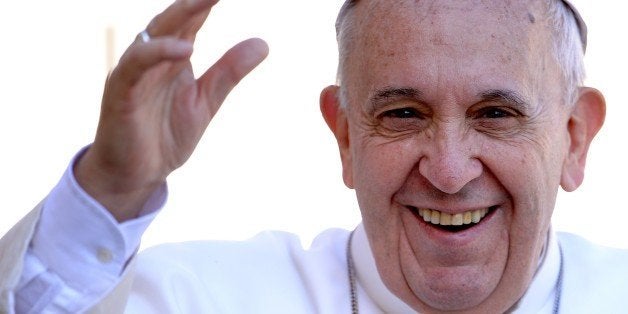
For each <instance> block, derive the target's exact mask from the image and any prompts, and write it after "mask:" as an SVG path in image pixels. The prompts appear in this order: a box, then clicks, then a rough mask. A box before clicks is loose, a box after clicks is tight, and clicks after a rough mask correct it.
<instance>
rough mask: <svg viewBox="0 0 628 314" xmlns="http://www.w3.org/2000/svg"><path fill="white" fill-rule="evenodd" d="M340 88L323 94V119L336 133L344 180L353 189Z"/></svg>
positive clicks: (326, 90) (344, 111)
mask: <svg viewBox="0 0 628 314" xmlns="http://www.w3.org/2000/svg"><path fill="white" fill-rule="evenodd" d="M339 93H340V87H339V86H337V85H330V86H327V87H325V89H323V91H322V92H321V97H320V106H321V113H322V114H323V118H324V119H325V122H326V123H327V126H328V127H329V129H330V130H331V132H332V133H334V137H336V142H338V148H339V150H340V160H341V161H342V179H343V180H344V183H345V185H346V186H347V187H348V188H351V189H352V188H353V159H352V155H351V145H350V142H349V124H348V121H347V114H346V108H345V107H343V106H342V105H341V103H340V97H339V96H340V95H339Z"/></svg>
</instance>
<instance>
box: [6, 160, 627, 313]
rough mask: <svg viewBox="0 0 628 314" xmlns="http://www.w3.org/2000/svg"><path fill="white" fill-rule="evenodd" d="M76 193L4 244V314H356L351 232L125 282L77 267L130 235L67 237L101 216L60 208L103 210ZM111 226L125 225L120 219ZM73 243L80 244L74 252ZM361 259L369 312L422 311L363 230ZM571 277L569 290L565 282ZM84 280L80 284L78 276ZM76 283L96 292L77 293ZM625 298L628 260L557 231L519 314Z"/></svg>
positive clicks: (203, 254) (362, 294)
mask: <svg viewBox="0 0 628 314" xmlns="http://www.w3.org/2000/svg"><path fill="white" fill-rule="evenodd" d="M68 173H69V174H70V175H68ZM75 185H76V183H75V182H74V180H73V177H72V176H71V167H70V170H68V172H67V173H66V175H65V176H64V179H62V181H61V182H60V184H59V185H58V186H57V188H55V189H54V190H53V192H52V193H51V195H49V197H48V198H47V200H46V201H45V202H44V203H43V206H38V207H37V208H36V209H35V210H34V211H33V212H31V213H30V214H29V215H28V216H27V217H25V218H24V219H23V220H22V221H21V222H20V223H18V225H16V226H15V227H14V228H13V229H12V230H11V231H9V233H7V234H6V235H5V236H4V237H3V238H2V240H0V289H1V290H0V313H14V312H15V311H16V308H17V309H18V312H21V311H22V310H23V309H28V308H24V307H16V306H17V305H16V304H28V306H32V307H31V308H30V309H31V310H33V309H36V312H42V311H43V312H46V311H48V312H64V311H65V312H84V311H87V310H86V309H90V310H89V311H90V312H94V313H116V312H122V311H124V312H127V313H274V314H276V313H351V288H350V284H349V275H348V263H347V246H348V245H347V244H348V240H349V236H350V234H351V233H350V232H349V231H346V230H328V231H325V232H323V233H321V234H320V235H319V236H318V237H317V238H316V239H315V240H314V241H313V242H312V245H311V247H310V248H307V249H304V248H302V246H301V243H300V241H299V239H298V238H297V237H296V236H294V235H291V234H287V233H282V232H264V233H261V234H259V235H258V236H256V237H254V238H253V239H251V240H248V241H243V242H226V241H225V242H221V241H198V242H188V243H182V244H181V243H179V244H166V245H161V246H158V247H155V248H151V249H148V250H146V251H144V252H142V253H141V254H139V255H137V256H136V257H134V258H132V260H131V262H130V263H128V265H127V262H126V261H125V260H123V261H122V262H121V264H120V265H121V266H119V270H116V268H115V267H113V266H111V267H110V268H112V269H113V271H112V273H114V274H118V275H120V276H119V277H118V275H115V276H108V275H106V273H105V272H103V274H105V275H100V271H101V269H93V268H90V267H93V265H92V266H89V267H88V266H85V265H83V264H81V263H82V261H79V262H76V261H73V260H72V257H73V256H78V257H79V258H77V260H79V259H81V258H80V256H81V254H84V255H85V256H91V255H94V254H96V255H97V258H93V259H94V260H98V259H100V260H101V261H102V260H103V259H107V257H111V256H107V255H106V254H104V255H103V252H102V251H98V250H96V249H91V248H96V247H101V246H102V245H103V244H102V243H91V242H98V241H109V240H110V239H109V240H108V239H104V238H107V236H109V237H114V236H113V235H112V234H113V233H112V232H111V229H110V228H118V227H119V226H115V225H110V226H107V228H104V229H103V230H100V231H96V230H93V228H92V229H88V231H85V232H79V233H78V234H69V235H68V236H67V237H66V238H65V239H66V240H63V239H64V238H63V235H61V233H62V232H63V230H66V229H72V228H77V229H79V230H80V228H91V227H85V226H84V225H85V221H91V220H95V221H97V220H98V219H99V218H98V217H97V216H95V217H92V218H90V219H88V220H85V219H78V220H77V221H78V225H76V226H74V227H66V226H65V224H66V223H67V224H72V222H67V221H66V220H67V218H64V217H65V216H68V215H58V214H55V215H51V216H52V217H50V218H46V217H47V216H46V215H47V214H51V212H54V211H55V210H56V209H59V208H60V209H59V210H66V211H68V210H69V211H71V212H72V213H76V212H77V211H80V210H83V211H92V210H93V209H92V208H90V209H89V210H87V209H85V208H80V207H86V208H89V207H90V206H91V205H89V204H92V205H93V203H95V202H94V201H93V200H89V199H88V196H86V195H85V194H84V192H83V191H79V193H78V194H77V193H75V192H76V191H74V190H77V189H78V188H77V187H76V186H75ZM73 186H74V187H73ZM60 187H61V188H60ZM68 187H69V188H68ZM73 189H74V190H73ZM78 190H80V189H78ZM81 193H83V194H82V195H79V194H81ZM164 193H165V192H164ZM74 194H77V195H78V196H76V195H74ZM72 198H76V199H72ZM159 198H163V197H158V199H159ZM86 200H87V201H86ZM90 202H92V203H90ZM86 204H87V205H86ZM70 205H71V206H70ZM68 206H70V207H72V206H73V207H77V208H71V209H68V208H67V207H68ZM42 207H43V212H42ZM57 207H58V208H57ZM100 210H103V209H102V208H100ZM89 215H94V214H93V213H90V214H89ZM59 216H61V217H59ZM90 217H91V216H90ZM55 219H56V220H55ZM59 219H65V220H63V221H61V220H59ZM50 220H54V221H50ZM104 220H105V221H109V222H111V223H113V222H112V221H113V220H112V219H111V218H110V217H109V218H105V219H104ZM59 225H64V228H59ZM121 228H122V229H124V230H123V231H122V232H121V231H117V232H118V233H117V235H116V236H115V237H123V236H120V234H124V233H125V232H127V233H129V230H127V229H133V230H131V231H130V233H133V232H139V234H141V230H143V229H142V228H138V227H137V226H134V225H133V223H131V224H130V227H129V224H127V225H125V226H122V227H121ZM125 228H126V229H125ZM134 228H135V229H137V230H140V231H137V230H135V229H134ZM60 229H63V230H60ZM46 230H54V231H55V232H51V231H46ZM42 232H45V233H46V234H41V233H42ZM98 232H103V234H98ZM52 233H55V234H52ZM56 233H59V234H60V235H57V234H56ZM92 233H96V235H95V236H94V235H93V234H92ZM90 235H91V236H93V239H94V240H93V241H92V240H90ZM53 236H55V237H58V238H61V239H62V240H59V241H61V242H55V246H59V247H64V244H63V241H66V242H68V241H70V240H68V239H71V240H72V241H75V242H86V244H85V248H84V250H83V251H84V252H80V254H78V255H77V254H75V253H72V254H75V255H72V254H69V255H66V256H60V257H59V258H58V259H57V260H58V261H62V262H55V261H50V262H48V261H49V260H48V258H51V257H50V256H48V255H54V254H65V253H59V251H61V252H64V250H57V249H56V247H55V248H54V249H48V251H49V253H47V254H48V255H46V254H43V253H39V255H37V254H35V255H36V256H39V257H41V258H40V259H37V258H33V256H31V255H32V254H30V253H27V251H29V249H28V247H29V244H30V245H31V248H32V247H33V246H34V247H37V246H38V245H39V243H43V244H46V243H47V242H46V241H47V239H49V238H51V237H53ZM115 237H114V238H115ZM113 240H115V239H113ZM113 240H112V241H113ZM72 241H70V243H68V245H69V246H68V247H70V248H73V244H74V243H73V242H72ZM90 241H91V242H90ZM137 241H139V239H137ZM122 243H126V244H127V246H126V247H123V248H122V249H121V251H124V252H126V253H125V254H130V255H132V253H133V249H134V248H136V247H137V243H136V242H134V241H133V240H131V241H129V240H127V241H126V242H125V241H122ZM129 243H131V244H129ZM39 246H41V245H39ZM43 246H44V247H48V248H49V247H50V245H43ZM350 252H351V254H352V257H353V261H354V268H355V271H356V276H355V277H356V283H357V284H356V288H355V290H356V291H355V293H356V295H357V300H358V307H359V311H360V313H410V312H412V311H411V310H410V309H409V308H408V307H407V305H405V304H404V303H403V302H402V301H400V300H399V299H397V298H396V297H395V296H394V295H393V294H392V293H391V292H389V291H388V290H387V289H386V287H385V286H384V285H383V283H382V281H381V279H380V277H379V275H378V273H377V270H376V268H375V264H374V260H373V257H372V253H371V250H370V248H369V245H368V242H367V240H366V235H365V232H364V229H363V227H362V226H361V225H360V226H358V227H357V228H356V230H355V232H354V235H353V241H352V243H351V248H350ZM561 252H562V258H561ZM29 254H30V255H29ZM52 258H56V257H54V256H53V257H52ZM33 260H35V262H33ZM25 261H26V262H25ZM561 264H562V266H561ZM561 267H562V280H558V279H559V274H560V273H561ZM103 268H106V267H103ZM72 276H74V277H75V278H68V277H72ZM109 277H113V278H109ZM51 278H52V279H51ZM101 279H102V280H101ZM105 279H106V280H105ZM99 280H101V281H102V282H98V281H99ZM560 281H562V283H561V284H559V285H557V282H560ZM76 282H82V285H84V286H85V287H81V286H82V285H81V284H79V285H78V286H79V287H76V286H77V284H76ZM73 283H74V284H73ZM46 285H48V286H46ZM64 285H67V286H72V287H66V286H64ZM25 287H26V288H25ZM92 287H96V288H92ZM68 291H69V292H68ZM37 293H40V295H38V294H37ZM55 293H56V294H55ZM625 299H628V251H626V250H618V249H610V248H603V247H600V246H596V245H593V244H591V243H589V242H587V241H586V240H583V239H582V238H579V237H577V236H574V235H570V234H564V233H559V234H554V233H551V234H550V237H549V239H548V245H547V246H546V250H545V251H544V254H543V257H542V259H541V260H540V262H539V268H538V270H537V272H536V274H535V276H534V279H533V281H532V283H531V285H530V287H529V289H528V291H527V292H526V294H525V295H524V297H523V298H522V299H521V300H520V301H519V302H518V303H517V305H516V306H515V307H514V308H513V309H512V312H513V313H554V307H555V305H556V304H557V301H558V302H559V312H560V313H568V314H571V313H628V306H627V305H626V302H624V301H625ZM47 303H50V305H47ZM77 304H78V305H77ZM77 306H79V307H78V308H77ZM24 311H26V310H24Z"/></svg>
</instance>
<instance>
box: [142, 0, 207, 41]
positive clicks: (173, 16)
mask: <svg viewBox="0 0 628 314" xmlns="http://www.w3.org/2000/svg"><path fill="white" fill-rule="evenodd" d="M217 2H218V0H177V1H175V2H174V3H172V4H171V5H170V6H169V7H168V8H166V9H165V10H164V11H163V12H161V13H160V14H158V15H157V16H155V17H154V18H153V19H152V20H151V21H150V23H148V26H146V31H147V32H148V34H149V35H150V36H151V37H161V36H175V37H178V38H180V39H187V40H190V41H194V38H195V36H196V33H197V32H198V30H199V29H200V28H201V26H202V25H203V23H204V22H205V19H207V16H208V15H209V12H210V11H211V8H212V7H213V6H214V5H215V4H216V3H217Z"/></svg>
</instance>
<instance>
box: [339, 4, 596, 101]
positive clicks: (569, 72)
mask: <svg viewBox="0 0 628 314" xmlns="http://www.w3.org/2000/svg"><path fill="white" fill-rule="evenodd" d="M358 1H359V0H346V1H345V2H344V4H343V5H342V7H341V8H340V12H339V13H338V18H337V20H336V39H337V41H338V54H339V55H338V57H339V60H338V72H337V83H338V85H340V86H341V88H340V95H339V97H340V102H341V105H342V106H346V101H347V95H346V89H345V88H343V87H342V84H341V82H342V69H343V65H344V61H345V60H346V59H347V57H348V56H347V50H348V49H347V46H348V41H349V40H350V39H349V38H347V34H350V33H352V32H353V28H354V27H355V25H354V24H355V23H350V22H349V23H346V22H345V21H347V18H346V17H347V15H348V14H349V13H350V12H351V9H352V8H353V7H354V6H355V5H356V4H357V2H358ZM545 1H546V3H547V17H548V19H549V23H548V25H549V26H550V28H551V31H552V38H553V45H552V52H553V55H554V58H555V59H556V62H557V63H558V65H559V67H560V69H561V72H562V78H563V82H564V84H565V85H564V86H565V91H564V94H563V95H564V98H563V100H564V101H565V102H566V103H568V104H573V103H574V102H575V100H576V99H577V95H578V88H579V87H580V86H582V84H583V82H584V78H585V70H584V52H585V50H586V45H587V28H586V24H585V23H584V21H583V20H582V17H581V16H580V14H579V13H578V11H577V10H576V9H575V7H574V6H573V5H572V4H571V3H570V2H569V1H567V0H560V1H559V0H545Z"/></svg>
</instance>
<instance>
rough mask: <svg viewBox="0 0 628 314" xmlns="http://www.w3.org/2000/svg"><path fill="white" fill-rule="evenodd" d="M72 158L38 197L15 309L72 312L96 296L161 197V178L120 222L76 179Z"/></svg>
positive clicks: (115, 277) (115, 274)
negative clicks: (129, 217)
mask: <svg viewBox="0 0 628 314" xmlns="http://www.w3.org/2000/svg"><path fill="white" fill-rule="evenodd" d="M80 155H81V154H80V153H79V154H78V155H77V156H79V157H80ZM73 164H74V162H72V163H71V164H70V166H69V167H68V169H67V170H66V172H65V174H64V175H63V177H62V179H61V181H60V182H59V183H58V184H57V186H56V187H55V188H54V189H53V190H52V192H51V193H50V194H49V195H48V197H47V199H46V201H45V203H44V206H43V209H42V213H41V217H40V220H39V222H38V225H37V229H36V230H35V234H34V236H33V238H32V240H31V242H30V246H29V249H28V251H27V253H26V256H25V259H24V270H23V272H22V275H21V278H20V282H19V284H18V287H17V289H16V290H15V311H16V312H17V313H41V312H55V313H57V312H71V313H77V312H83V311H85V310H86V309H88V308H89V307H91V306H92V305H93V304H95V303H96V302H98V301H99V300H100V299H101V298H103V297H104V296H105V295H106V293H107V292H108V291H110V290H111V289H112V288H113V287H115V285H116V284H117V283H118V282H119V281H120V275H121V274H122V273H123V272H124V269H125V266H126V265H127V263H128V261H129V260H130V258H131V257H133V255H134V254H135V252H136V251H137V248H138V246H139V243H140V239H141V236H142V234H143V233H144V231H145V230H146V228H147V227H148V225H149V224H150V223H151V221H152V220H153V218H154V217H155V216H156V215H157V212H158V211H159V209H161V207H162V206H163V204H164V203H165V200H166V196H167V188H166V185H165V184H163V185H162V186H161V187H160V188H159V189H157V191H155V193H154V194H153V195H152V196H151V197H150V199H149V200H148V201H147V203H146V204H145V205H144V208H143V209H142V211H141V215H140V217H138V218H136V219H133V220H129V221H126V222H124V223H121V224H120V223H118V222H117V221H116V220H115V218H114V217H113V216H111V214H110V213H109V212H108V211H107V210H106V209H105V208H103V206H102V205H100V204H99V203H98V202H97V201H96V200H94V199H93V198H91V197H90V196H89V195H88V194H87V193H86V192H85V191H84V190H83V189H82V188H81V187H80V186H79V185H78V183H77V182H76V180H75V178H74V174H73V173H72V166H73Z"/></svg>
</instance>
